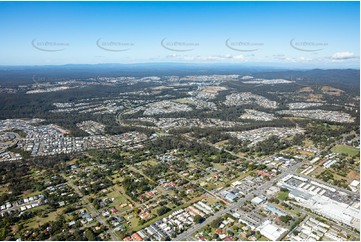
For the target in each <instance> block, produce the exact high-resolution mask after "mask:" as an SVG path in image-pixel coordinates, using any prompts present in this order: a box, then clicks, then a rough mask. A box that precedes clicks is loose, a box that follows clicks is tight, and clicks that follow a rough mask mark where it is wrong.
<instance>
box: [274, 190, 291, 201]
mask: <svg viewBox="0 0 361 242" xmlns="http://www.w3.org/2000/svg"><path fill="white" fill-rule="evenodd" d="M288 193H289V192H279V193H278V195H277V198H278V199H279V200H286V199H287V198H288Z"/></svg>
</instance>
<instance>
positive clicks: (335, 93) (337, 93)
mask: <svg viewBox="0 0 361 242" xmlns="http://www.w3.org/2000/svg"><path fill="white" fill-rule="evenodd" d="M321 91H322V92H323V93H324V94H327V95H331V96H340V95H341V94H342V93H343V92H344V91H343V90H341V89H338V88H334V87H331V86H323V87H321Z"/></svg>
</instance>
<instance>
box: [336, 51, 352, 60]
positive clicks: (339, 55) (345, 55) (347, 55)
mask: <svg viewBox="0 0 361 242" xmlns="http://www.w3.org/2000/svg"><path fill="white" fill-rule="evenodd" d="M354 58H355V55H354V53H352V52H348V51H344V52H336V53H335V54H333V55H332V56H331V59H332V60H349V59H354Z"/></svg>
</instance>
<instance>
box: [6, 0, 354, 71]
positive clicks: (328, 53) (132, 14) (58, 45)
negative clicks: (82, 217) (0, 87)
mask: <svg viewBox="0 0 361 242" xmlns="http://www.w3.org/2000/svg"><path fill="white" fill-rule="evenodd" d="M0 23H1V24H0V33H1V34H0V65H62V64H98V63H124V64H125V63H153V62H186V63H240V64H244V65H265V66H284V67H311V68H359V63H360V59H359V56H360V6H359V2H0Z"/></svg>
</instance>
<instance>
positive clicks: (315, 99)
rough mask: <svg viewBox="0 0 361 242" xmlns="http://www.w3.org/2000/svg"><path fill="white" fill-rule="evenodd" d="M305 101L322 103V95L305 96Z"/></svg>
mask: <svg viewBox="0 0 361 242" xmlns="http://www.w3.org/2000/svg"><path fill="white" fill-rule="evenodd" d="M306 100H307V101H309V102H320V101H322V95H321V94H309V95H308V96H307V99H306Z"/></svg>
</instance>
